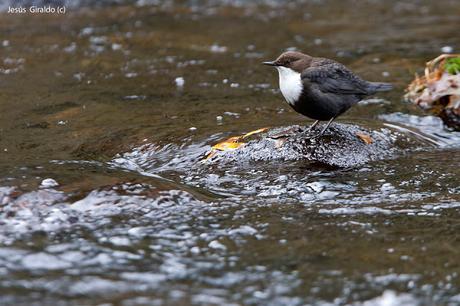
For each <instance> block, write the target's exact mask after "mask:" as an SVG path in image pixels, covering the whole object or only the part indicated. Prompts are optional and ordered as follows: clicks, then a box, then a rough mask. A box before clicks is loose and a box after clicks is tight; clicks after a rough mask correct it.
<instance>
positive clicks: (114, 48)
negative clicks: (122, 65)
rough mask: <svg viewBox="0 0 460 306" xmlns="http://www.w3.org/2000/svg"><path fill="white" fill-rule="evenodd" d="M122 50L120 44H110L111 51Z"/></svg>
mask: <svg viewBox="0 0 460 306" xmlns="http://www.w3.org/2000/svg"><path fill="white" fill-rule="evenodd" d="M122 48H123V46H122V45H121V44H117V43H113V44H112V50H113V51H119V50H121V49H122Z"/></svg>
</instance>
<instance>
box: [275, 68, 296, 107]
mask: <svg viewBox="0 0 460 306" xmlns="http://www.w3.org/2000/svg"><path fill="white" fill-rule="evenodd" d="M276 69H278V73H279V78H280V89H281V93H282V94H283V96H284V98H285V99H286V101H287V103H289V104H290V105H294V103H295V101H297V99H299V97H300V94H301V93H302V80H301V78H300V73H298V72H295V71H294V70H292V69H291V68H286V67H281V66H278V67H276Z"/></svg>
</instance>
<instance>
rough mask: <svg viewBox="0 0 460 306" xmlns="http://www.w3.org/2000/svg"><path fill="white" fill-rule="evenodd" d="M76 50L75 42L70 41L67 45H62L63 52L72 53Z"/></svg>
mask: <svg viewBox="0 0 460 306" xmlns="http://www.w3.org/2000/svg"><path fill="white" fill-rule="evenodd" d="M76 50H77V44H76V43H75V42H72V43H71V44H70V45H68V46H67V47H64V52H66V53H74V52H75V51H76Z"/></svg>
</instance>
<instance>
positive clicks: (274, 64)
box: [262, 61, 278, 66]
mask: <svg viewBox="0 0 460 306" xmlns="http://www.w3.org/2000/svg"><path fill="white" fill-rule="evenodd" d="M262 64H263V65H267V66H278V65H276V63H275V61H271V62H263V63H262Z"/></svg>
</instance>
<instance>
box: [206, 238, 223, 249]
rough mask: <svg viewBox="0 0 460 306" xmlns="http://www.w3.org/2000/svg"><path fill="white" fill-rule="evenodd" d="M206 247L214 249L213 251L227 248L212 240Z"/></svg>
mask: <svg viewBox="0 0 460 306" xmlns="http://www.w3.org/2000/svg"><path fill="white" fill-rule="evenodd" d="M208 246H209V247H210V248H211V249H215V250H223V251H225V250H227V247H226V246H225V245H223V244H222V243H220V242H219V241H217V240H213V241H211V242H210V243H209V244H208Z"/></svg>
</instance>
